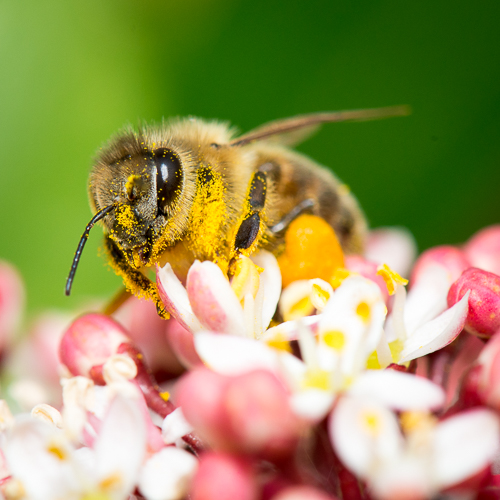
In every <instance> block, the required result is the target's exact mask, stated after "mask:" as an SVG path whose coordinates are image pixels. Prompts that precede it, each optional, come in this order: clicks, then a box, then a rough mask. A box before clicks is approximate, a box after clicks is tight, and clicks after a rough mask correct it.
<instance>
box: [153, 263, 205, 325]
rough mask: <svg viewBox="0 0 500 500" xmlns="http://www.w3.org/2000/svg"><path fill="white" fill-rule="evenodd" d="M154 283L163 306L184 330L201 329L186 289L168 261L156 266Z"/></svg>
mask: <svg viewBox="0 0 500 500" xmlns="http://www.w3.org/2000/svg"><path fill="white" fill-rule="evenodd" d="M156 284H157V285H158V293H159V294H160V297H161V300H162V302H163V304H164V305H165V308H166V309H167V311H168V312H169V313H170V314H171V315H172V316H173V317H174V318H175V319H176V320H177V321H178V322H179V323H180V324H181V325H182V326H183V327H184V328H186V330H189V331H191V332H197V331H199V330H202V329H203V327H202V326H201V323H200V322H199V321H198V319H197V318H196V315H195V313H194V312H193V309H192V308H191V304H190V303H189V298H188V292H187V290H186V289H185V288H184V286H183V284H182V283H181V282H180V280H179V278H177V276H176V275H175V273H174V271H173V270H172V266H171V265H170V264H169V263H167V264H165V266H163V267H159V266H156Z"/></svg>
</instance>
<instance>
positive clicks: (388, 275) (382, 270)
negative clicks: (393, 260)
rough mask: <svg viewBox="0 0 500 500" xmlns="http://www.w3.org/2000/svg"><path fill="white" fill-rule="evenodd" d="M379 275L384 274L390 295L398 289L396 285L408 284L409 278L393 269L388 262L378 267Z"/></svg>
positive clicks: (383, 277)
mask: <svg viewBox="0 0 500 500" xmlns="http://www.w3.org/2000/svg"><path fill="white" fill-rule="evenodd" d="M377 275H378V276H382V279H383V280H384V281H385V285H386V286H387V291H388V292H389V295H394V292H395V291H396V285H403V286H406V285H407V284H408V280H405V279H404V278H402V277H401V276H400V275H399V274H398V273H397V272H395V271H393V270H392V269H391V268H390V267H389V266H388V265H387V264H382V265H380V266H379V267H378V269H377Z"/></svg>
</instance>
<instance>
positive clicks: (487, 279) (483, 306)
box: [448, 267, 500, 338]
mask: <svg viewBox="0 0 500 500" xmlns="http://www.w3.org/2000/svg"><path fill="white" fill-rule="evenodd" d="M468 290H470V296H469V313H468V315H467V321H466V323H465V329H466V330H467V331H468V332H469V333H472V334H473V335H477V336H478V337H484V338H489V337H491V336H492V335H494V334H495V332H496V331H497V330H499V329H500V276H498V275H496V274H493V273H489V272H487V271H483V270H482V269H477V268H475V267H471V268H469V269H467V270H466V271H464V272H463V273H462V275H461V276H460V278H458V280H457V281H455V283H453V285H451V288H450V291H449V293H448V305H450V306H452V305H453V304H455V303H456V302H458V301H459V300H460V299H461V298H462V297H463V296H464V294H465V293H466V292H467V291H468Z"/></svg>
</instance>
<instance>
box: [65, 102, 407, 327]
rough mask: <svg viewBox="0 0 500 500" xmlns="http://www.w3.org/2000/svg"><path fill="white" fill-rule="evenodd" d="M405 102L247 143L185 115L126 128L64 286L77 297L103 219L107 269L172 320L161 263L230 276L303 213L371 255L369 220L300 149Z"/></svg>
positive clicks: (299, 125) (346, 245) (275, 245)
mask: <svg viewBox="0 0 500 500" xmlns="http://www.w3.org/2000/svg"><path fill="white" fill-rule="evenodd" d="M406 114H408V108H407V107H406V106H394V107H388V108H378V109H367V110H352V111H338V112H327V113H315V114H309V115H302V116H297V117H293V118H288V119H284V120H278V121H275V122H271V123H268V124H266V125H263V126H261V127H258V128H256V129H254V130H252V131H251V132H248V133H246V134H244V135H241V136H239V137H235V131H234V130H233V129H232V128H231V127H230V126H229V125H228V124H225V123H220V122H217V121H205V120H201V119H198V118H181V119H179V118H177V119H174V120H171V121H167V122H164V123H163V124H161V125H159V126H147V125H146V126H143V127H141V128H140V129H139V130H138V131H134V130H132V129H131V128H128V129H126V130H124V131H122V132H121V133H119V134H118V135H117V136H116V137H114V138H113V139H112V140H111V141H110V142H109V144H108V145H107V146H106V147H104V148H103V149H101V151H100V152H99V154H98V157H97V159H96V161H95V164H94V166H93V169H92V171H91V174H90V178H89V185H88V190H89V198H90V204H91V208H92V210H93V212H94V214H95V215H94V216H93V218H92V219H91V221H90V222H89V224H88V225H87V227H86V229H85V232H84V233H83V235H82V237H81V239H80V243H79V245H78V248H77V251H76V253H75V256H74V259H73V263H72V266H71V271H70V273H69V276H68V279H67V282H66V295H69V294H70V292H71V287H72V283H73V280H74V276H75V272H76V269H77V266H78V262H79V260H80V256H81V253H82V251H83V247H84V245H85V243H86V241H87V239H88V236H89V232H90V230H91V228H92V227H93V226H94V224H95V223H96V222H98V221H102V224H103V226H104V248H105V252H106V254H107V257H108V260H109V263H110V265H111V267H112V268H113V269H114V270H115V272H116V273H117V274H118V275H120V276H121V277H122V278H123V281H124V284H125V286H126V288H127V290H128V291H129V292H130V293H132V294H134V295H137V296H143V297H145V298H147V299H150V300H152V301H153V302H154V303H155V304H156V306H157V310H158V313H159V314H160V316H162V317H168V314H167V313H166V311H165V310H164V306H163V304H162V302H161V300H160V297H159V294H158V290H157V286H156V284H155V282H154V281H152V280H151V279H150V275H152V271H153V270H154V268H155V266H156V265H160V266H163V265H164V264H165V263H166V262H169V263H170V264H171V265H172V268H173V270H174V272H175V273H176V274H177V275H178V276H179V278H180V279H183V278H185V276H186V275H187V271H188V269H189V267H190V265H191V264H192V263H193V262H194V261H195V260H196V259H198V260H200V261H205V260H210V261H213V262H215V263H217V264H218V265H219V267H220V268H221V269H222V270H223V271H224V272H225V273H226V274H227V275H231V272H232V267H233V266H234V263H235V262H236V261H237V259H238V258H239V256H240V255H246V256H248V255H250V254H252V253H253V252H254V251H256V250H257V249H267V250H270V251H272V252H274V253H275V254H276V255H278V254H279V253H280V252H282V251H283V247H284V233H285V231H286V229H287V227H288V225H289V224H290V223H291V222H292V221H293V220H294V219H295V218H296V217H297V216H298V215H300V214H301V213H304V212H309V213H312V214H315V215H318V216H320V217H322V218H323V219H324V220H326V221H327V222H328V223H329V224H330V225H331V227H332V228H333V229H334V231H335V233H336V235H337V237H338V239H339V241H340V244H341V246H342V248H343V249H344V251H345V252H346V253H348V254H349V253H358V252H361V251H362V249H363V241H364V237H365V232H366V228H367V224H366V220H365V217H364V215H363V213H362V211H361V209H360V207H359V205H358V203H357V201H356V199H355V197H354V196H353V195H352V194H350V192H349V190H348V189H347V188H346V187H345V186H344V185H343V184H342V183H341V182H340V181H339V180H338V179H337V178H336V177H335V175H334V174H333V173H331V172H330V171H329V170H327V169H326V168H324V167H321V166H319V165H318V164H317V163H315V162H314V161H312V160H311V159H309V158H308V157H306V156H305V155H303V154H300V153H298V152H296V151H293V150H292V149H291V147H292V146H293V145H295V144H297V143H299V142H300V141H301V140H304V139H305V138H306V137H307V136H308V135H309V134H311V133H312V132H313V131H314V130H315V129H316V128H318V127H319V126H320V125H321V124H322V123H327V122H340V121H357V120H370V119H377V118H385V117H390V116H402V115H406Z"/></svg>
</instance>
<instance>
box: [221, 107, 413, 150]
mask: <svg viewBox="0 0 500 500" xmlns="http://www.w3.org/2000/svg"><path fill="white" fill-rule="evenodd" d="M408 114H410V108H409V106H390V107H387V108H373V109H354V110H349V111H333V112H325V113H311V114H307V115H299V116H294V117H292V118H285V119H283V120H277V121H274V122H270V123H266V124H264V125H261V126H260V127H257V128H256V129H253V130H251V131H250V132H247V133H246V134H243V135H242V136H240V137H237V138H236V139H233V140H232V141H231V142H230V143H229V145H230V146H244V145H245V144H248V143H249V142H253V141H260V140H263V139H270V140H272V141H275V142H279V143H280V144H284V145H286V146H293V145H295V144H298V143H299V142H301V141H303V140H305V139H307V138H308V137H309V136H310V135H311V134H313V133H314V132H315V131H316V130H317V129H318V128H319V127H320V126H321V124H323V123H329V122H347V121H367V120H378V119H381V118H390V117H393V116H406V115H408Z"/></svg>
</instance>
